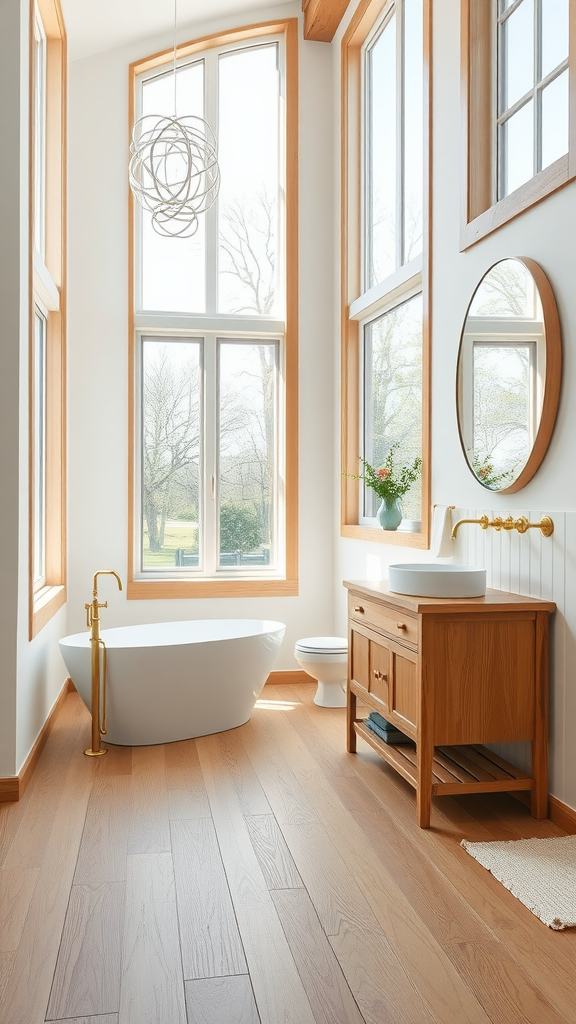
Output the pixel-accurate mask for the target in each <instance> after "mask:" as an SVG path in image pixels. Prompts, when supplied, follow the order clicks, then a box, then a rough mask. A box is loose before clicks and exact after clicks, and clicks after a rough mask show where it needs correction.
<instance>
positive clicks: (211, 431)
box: [200, 334, 219, 576]
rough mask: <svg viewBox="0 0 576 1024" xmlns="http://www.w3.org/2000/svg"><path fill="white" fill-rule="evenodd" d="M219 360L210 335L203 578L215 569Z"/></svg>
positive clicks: (206, 343)
mask: <svg viewBox="0 0 576 1024" xmlns="http://www.w3.org/2000/svg"><path fill="white" fill-rule="evenodd" d="M217 375H218V358H217V342H216V337H215V335H213V334H207V335H206V337H205V339H204V363H203V383H204V409H203V420H204V445H203V467H202V468H203V471H202V473H201V475H200V480H201V486H202V488H203V494H202V502H201V504H202V520H201V536H202V557H201V566H202V571H203V574H204V575H205V576H215V574H216V569H217V566H218V552H217V540H218V507H219V500H218V492H219V486H218V476H217V472H218V381H217Z"/></svg>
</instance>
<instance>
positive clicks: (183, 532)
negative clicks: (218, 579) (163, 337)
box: [142, 339, 202, 571]
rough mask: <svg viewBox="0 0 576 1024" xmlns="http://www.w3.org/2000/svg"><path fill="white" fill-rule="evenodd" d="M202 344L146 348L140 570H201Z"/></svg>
mask: <svg viewBox="0 0 576 1024" xmlns="http://www.w3.org/2000/svg"><path fill="white" fill-rule="evenodd" d="M200 367H201V344H200V342H197V341H158V340H156V339H150V340H148V339H146V340H145V341H143V342H142V426H143V437H142V515H143V524H142V535H143V536H142V541H143V543H142V548H143V550H142V567H143V569H147V570H148V569H160V570H164V571H166V570H167V569H173V568H174V567H176V566H177V567H181V568H190V567H192V568H194V567H197V566H198V564H199V549H200V543H201V530H200V525H199V519H200V516H199V511H200V507H201V491H200V477H199V467H200V461H201V452H202V444H201V426H200V425H201V402H200Z"/></svg>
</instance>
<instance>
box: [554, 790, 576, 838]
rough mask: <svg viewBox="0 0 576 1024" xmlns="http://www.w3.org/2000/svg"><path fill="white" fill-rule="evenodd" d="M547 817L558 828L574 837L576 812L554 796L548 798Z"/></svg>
mask: <svg viewBox="0 0 576 1024" xmlns="http://www.w3.org/2000/svg"><path fill="white" fill-rule="evenodd" d="M548 817H549V818H550V821H553V822H554V824H555V825H558V828H563V829H564V831H565V832H569V833H570V835H576V811H575V810H574V809H573V808H572V807H568V804H563V803H562V801H561V800H558V798H557V797H555V796H551V797H549V800H548Z"/></svg>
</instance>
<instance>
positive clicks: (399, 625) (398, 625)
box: [396, 622, 408, 629]
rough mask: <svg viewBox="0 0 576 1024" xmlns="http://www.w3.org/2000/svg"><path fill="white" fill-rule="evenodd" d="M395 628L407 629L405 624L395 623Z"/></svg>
mask: <svg viewBox="0 0 576 1024" xmlns="http://www.w3.org/2000/svg"><path fill="white" fill-rule="evenodd" d="M396 628H397V629H407V628H408V627H407V625H406V623H405V622H397V623H396Z"/></svg>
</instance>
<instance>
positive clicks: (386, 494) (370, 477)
mask: <svg viewBox="0 0 576 1024" xmlns="http://www.w3.org/2000/svg"><path fill="white" fill-rule="evenodd" d="M399 446H400V442H399V441H397V442H396V443H395V444H393V445H392V446H391V447H390V448H389V449H388V454H387V456H386V460H385V462H384V465H383V466H380V468H379V469H374V466H371V465H370V463H369V462H366V459H363V458H362V457H361V456H360V457H359V458H360V462H361V463H362V465H363V467H364V473H347V474H346V476H350V477H352V479H353V480H364V482H365V484H366V485H367V486H368V487H371V488H372V490H373V491H375V492H376V494H377V495H378V496H379V497H380V498H382V499H383V500H385V501H394V500H395V499H396V498H401V497H402V495H403V494H406V492H407V491H409V490H410V488H411V486H412V484H413V483H414V482H415V481H416V480H417V479H418V477H419V476H420V471H421V469H422V459H421V458H420V456H419V455H418V456H417V457H416V458H415V459H414V462H413V463H412V465H408V466H401V467H398V466H396V465H395V464H394V453H395V451H396V449H397V448H398V447H399Z"/></svg>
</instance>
